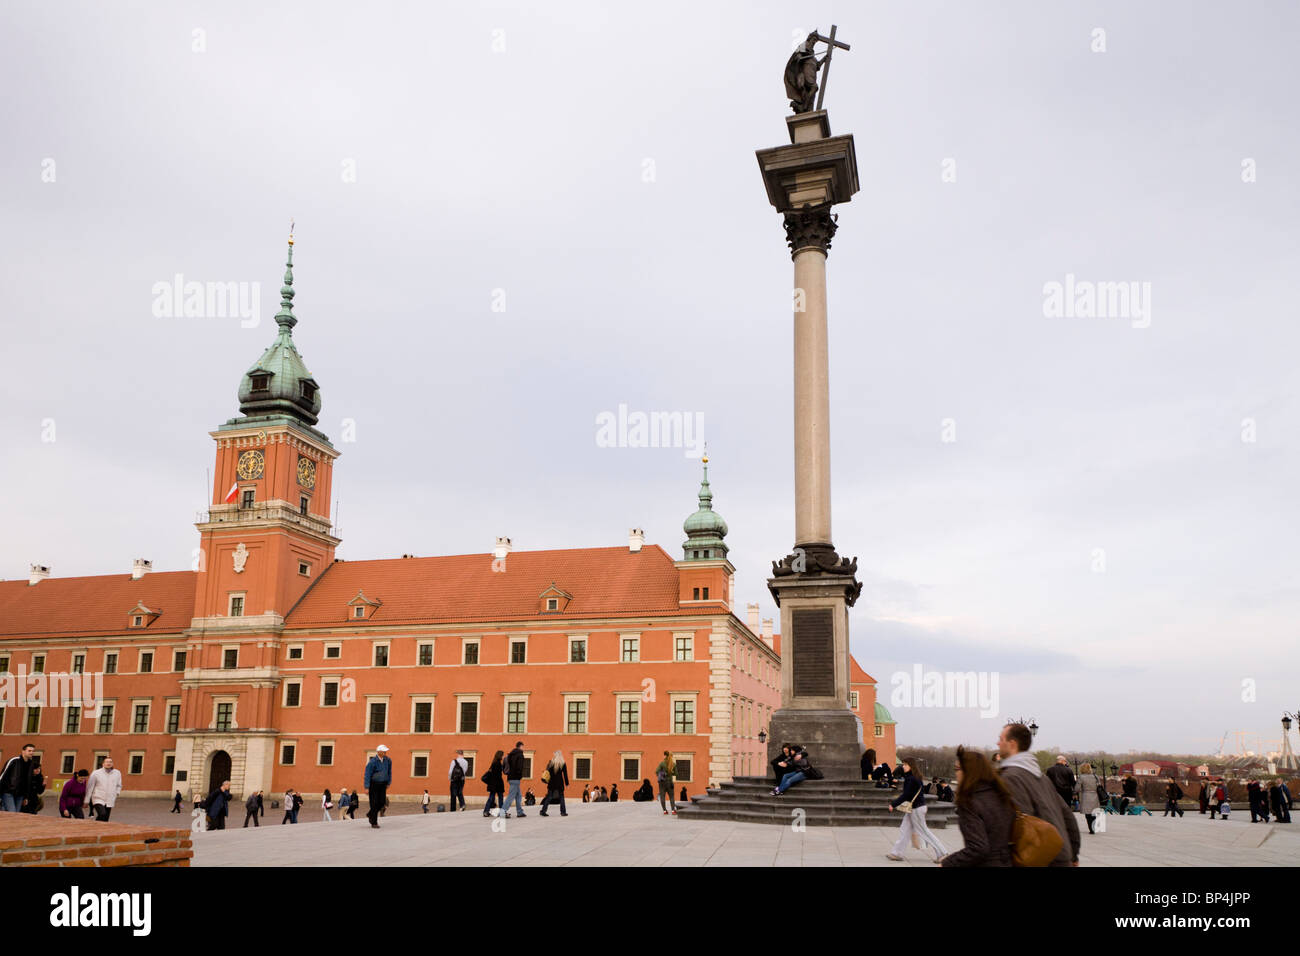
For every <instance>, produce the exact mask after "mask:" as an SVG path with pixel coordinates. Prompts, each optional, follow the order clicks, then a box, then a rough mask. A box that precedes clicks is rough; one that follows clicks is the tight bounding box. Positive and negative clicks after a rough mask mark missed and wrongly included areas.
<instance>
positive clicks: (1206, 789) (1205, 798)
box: [1196, 780, 1210, 813]
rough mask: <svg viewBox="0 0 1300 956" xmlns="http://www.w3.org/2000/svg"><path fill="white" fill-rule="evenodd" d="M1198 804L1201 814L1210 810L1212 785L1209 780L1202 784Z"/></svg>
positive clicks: (1198, 793) (1197, 796)
mask: <svg viewBox="0 0 1300 956" xmlns="http://www.w3.org/2000/svg"><path fill="white" fill-rule="evenodd" d="M1196 803H1197V805H1198V806H1199V807H1200V810H1201V813H1204V812H1205V811H1206V810H1208V809H1210V784H1209V781H1208V780H1207V781H1202V782H1201V789H1200V790H1199V791H1198V792H1197V794H1196Z"/></svg>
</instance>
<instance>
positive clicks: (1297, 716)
mask: <svg viewBox="0 0 1300 956" xmlns="http://www.w3.org/2000/svg"><path fill="white" fill-rule="evenodd" d="M1293 720H1300V712H1297V713H1294V714H1293V713H1290V712H1289V711H1288V712H1286V713H1284V714H1283V715H1282V753H1281V754H1280V755H1279V756H1278V760H1277V767H1278V769H1279V770H1297V769H1300V761H1297V760H1296V756H1295V752H1294V751H1292V749H1291V738H1290V737H1289V736H1287V732H1288V731H1290V729H1291V721H1293Z"/></svg>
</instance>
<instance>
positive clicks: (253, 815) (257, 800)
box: [243, 790, 262, 829]
mask: <svg viewBox="0 0 1300 956" xmlns="http://www.w3.org/2000/svg"><path fill="white" fill-rule="evenodd" d="M261 802H262V791H261V790H254V791H253V792H252V793H250V794H249V795H248V799H247V800H245V801H244V827H243V828H244V829H247V828H248V821H249V820H252V821H253V826H255V827H260V826H261V825H262V824H261V823H259V822H258V820H257V808H258V806H259V805H260V804H261Z"/></svg>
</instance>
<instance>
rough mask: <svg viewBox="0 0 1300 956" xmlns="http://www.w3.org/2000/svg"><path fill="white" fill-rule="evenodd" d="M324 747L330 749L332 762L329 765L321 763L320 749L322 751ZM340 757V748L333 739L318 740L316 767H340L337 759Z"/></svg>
mask: <svg viewBox="0 0 1300 956" xmlns="http://www.w3.org/2000/svg"><path fill="white" fill-rule="evenodd" d="M322 747H329V748H330V762H329V763H321V761H320V749H321V748H322ZM338 755H339V748H338V745H337V744H335V743H334V740H333V739H332V738H331V739H330V740H318V741H316V766H318V767H337V766H338V765H339V762H338V759H337V758H338ZM296 756H297V755H296V754H295V758H296Z"/></svg>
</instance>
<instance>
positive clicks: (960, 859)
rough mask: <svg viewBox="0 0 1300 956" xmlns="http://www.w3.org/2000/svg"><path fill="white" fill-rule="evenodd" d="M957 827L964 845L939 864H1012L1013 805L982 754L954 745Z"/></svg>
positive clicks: (942, 858) (1005, 786) (941, 859)
mask: <svg viewBox="0 0 1300 956" xmlns="http://www.w3.org/2000/svg"><path fill="white" fill-rule="evenodd" d="M956 804H957V826H958V827H960V828H961V838H962V842H963V843H964V844H965V846H963V847H962V848H961V849H960V850H958V851H956V852H955V853H949V854H948V855H947V856H943V857H940V859H939V863H940V865H942V866H1011V832H1012V830H1013V829H1014V827H1015V823H1016V805H1015V803H1014V802H1013V801H1012V799H1011V791H1010V790H1008V789H1007V785H1006V784H1005V783H1003V782H1002V778H1001V777H999V776H998V774H997V771H995V770H994V769H993V764H992V763H991V762H990V761H989V759H988V758H987V757H985V756H984V755H983V754H982V753H979V752H978V751H974V750H966V749H965V748H964V747H958V748H957V794H956Z"/></svg>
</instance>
